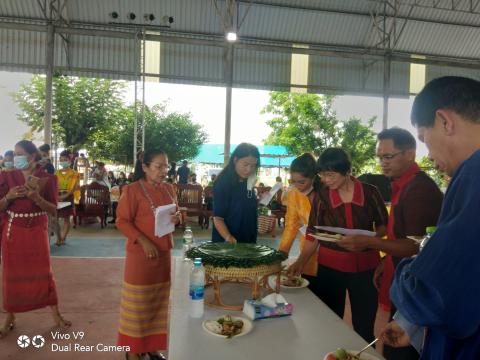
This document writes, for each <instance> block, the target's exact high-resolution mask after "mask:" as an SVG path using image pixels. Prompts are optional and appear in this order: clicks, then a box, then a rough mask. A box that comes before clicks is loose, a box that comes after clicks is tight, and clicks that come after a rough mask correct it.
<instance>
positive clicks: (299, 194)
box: [278, 153, 321, 294]
mask: <svg viewBox="0 0 480 360" xmlns="http://www.w3.org/2000/svg"><path fill="white" fill-rule="evenodd" d="M290 179H291V183H292V185H293V188H292V189H291V190H290V191H289V192H288V194H287V213H286V215H285V230H284V231H283V235H282V239H281V241H280V245H279V247H278V250H280V251H283V252H286V253H287V254H288V253H289V252H290V249H291V247H292V245H293V242H294V241H295V239H296V238H297V234H298V233H299V232H300V234H301V235H300V251H301V250H302V249H303V248H304V246H305V234H306V231H307V226H308V219H309V217H310V210H311V208H312V202H313V197H314V194H315V191H316V190H319V189H320V186H321V184H320V179H319V178H318V177H317V164H316V160H315V158H314V157H313V155H312V154H309V153H305V154H303V155H300V156H299V157H297V158H296V159H295V160H293V162H292V164H291V165H290ZM315 187H316V189H314V188H315ZM317 268H318V265H317V258H316V256H315V255H312V256H311V257H310V259H309V260H308V261H307V262H306V264H305V266H304V267H303V270H302V276H303V277H304V278H305V279H307V280H308V282H309V285H308V287H309V289H310V290H311V291H312V292H313V293H315V294H316V290H317V287H316V282H317Z"/></svg>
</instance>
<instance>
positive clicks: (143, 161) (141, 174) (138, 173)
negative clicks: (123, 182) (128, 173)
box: [133, 149, 167, 181]
mask: <svg viewBox="0 0 480 360" xmlns="http://www.w3.org/2000/svg"><path fill="white" fill-rule="evenodd" d="M158 155H165V156H166V155H167V154H166V153H165V151H163V150H160V149H152V150H147V151H145V153H144V154H143V156H141V157H139V158H138V159H137V161H136V162H135V170H134V172H133V181H138V180H140V179H145V171H143V166H142V165H145V166H149V165H150V163H151V162H152V160H153V159H154V158H155V157H157V156H158Z"/></svg>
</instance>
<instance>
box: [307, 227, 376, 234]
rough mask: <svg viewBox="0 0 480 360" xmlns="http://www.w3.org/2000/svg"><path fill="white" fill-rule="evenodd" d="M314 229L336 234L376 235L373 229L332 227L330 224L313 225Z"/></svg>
mask: <svg viewBox="0 0 480 360" xmlns="http://www.w3.org/2000/svg"><path fill="white" fill-rule="evenodd" d="M315 229H319V230H324V231H329V232H333V233H336V234H342V235H345V236H354V235H366V236H375V235H376V233H375V232H373V231H368V230H362V229H345V228H339V227H332V226H315Z"/></svg>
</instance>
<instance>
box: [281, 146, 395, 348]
mask: <svg viewBox="0 0 480 360" xmlns="http://www.w3.org/2000/svg"><path fill="white" fill-rule="evenodd" d="M317 171H318V172H319V174H320V179H321V180H322V183H323V184H324V185H325V186H324V187H323V188H322V189H321V190H320V191H319V192H315V194H314V199H313V202H312V209H311V211H310V218H309V221H308V228H307V235H306V240H307V241H306V242H305V246H304V248H303V249H302V252H301V254H300V256H299V257H298V260H297V261H296V262H295V263H294V264H292V265H291V266H290V268H289V269H288V274H289V275H298V274H300V273H301V271H302V269H303V268H304V266H305V264H306V263H307V261H308V259H310V258H311V256H312V255H313V254H314V253H317V261H318V271H317V294H318V296H319V297H320V299H321V300H322V301H323V302H324V303H325V304H326V305H327V306H328V307H329V308H330V309H332V310H333V311H334V312H335V313H336V314H337V315H338V316H339V317H340V318H343V314H344V309H345V297H346V294H347V290H348V296H349V299H350V304H351V308H352V323H353V328H354V330H355V331H356V332H357V333H358V334H359V335H360V336H361V337H363V339H364V340H365V341H367V342H371V341H372V340H373V339H374V338H375V336H374V335H373V326H374V323H375V317H376V314H377V308H378V294H377V290H376V288H375V286H374V284H373V275H374V272H375V269H376V267H377V266H378V264H379V263H380V254H379V252H378V251H377V250H365V251H356V252H353V251H352V252H350V251H347V250H345V249H344V248H342V247H340V246H338V245H337V244H336V243H335V242H334V241H330V242H329V241H324V240H318V239H317V238H316V237H314V236H312V235H313V234H315V233H317V232H318V230H317V229H316V228H315V226H317V225H320V226H333V227H341V228H348V229H361V230H369V231H374V232H375V233H376V235H377V236H378V237H383V236H384V235H385V234H386V230H387V226H386V225H387V220H388V214H387V209H386V207H385V204H384V202H383V199H382V196H381V195H380V193H379V192H378V190H377V188H375V187H374V186H372V185H368V184H364V183H361V182H360V181H358V180H357V179H356V178H355V177H353V176H351V175H350V172H351V161H350V158H349V156H348V154H347V153H346V152H345V151H344V150H342V149H337V148H329V149H326V150H325V151H324V152H323V153H322V154H321V155H320V157H319V159H318V161H317ZM317 249H318V250H317Z"/></svg>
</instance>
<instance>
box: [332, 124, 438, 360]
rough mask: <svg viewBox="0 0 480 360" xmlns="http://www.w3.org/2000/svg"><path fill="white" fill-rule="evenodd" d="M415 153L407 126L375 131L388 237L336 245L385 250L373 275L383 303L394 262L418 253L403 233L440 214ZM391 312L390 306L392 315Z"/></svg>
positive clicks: (413, 355) (419, 229) (407, 352)
mask: <svg viewBox="0 0 480 360" xmlns="http://www.w3.org/2000/svg"><path fill="white" fill-rule="evenodd" d="M415 156H416V141H415V138H414V137H413V135H412V134H410V133H409V132H408V131H407V130H404V129H400V128H391V129H386V130H383V131H382V132H381V133H379V134H378V144H377V158H378V160H379V163H380V166H381V168H382V172H383V174H384V175H386V176H388V177H389V178H391V180H392V182H391V184H392V196H391V207H390V214H389V218H388V226H387V237H388V239H387V241H385V240H383V239H380V238H376V237H367V236H355V237H344V238H343V239H342V240H339V241H338V245H340V246H342V247H344V248H345V249H348V250H350V251H360V250H362V249H376V250H380V251H383V252H385V253H387V254H388V255H387V256H386V258H384V260H383V261H382V263H381V264H380V266H379V267H378V268H377V271H376V274H375V277H374V281H375V286H376V287H377V289H378V290H379V292H380V296H379V301H380V303H382V304H384V305H390V300H389V296H388V294H389V290H390V285H391V283H392V278H393V273H394V271H395V267H396V265H397V264H398V263H399V261H400V260H401V258H404V257H410V256H412V255H415V254H416V253H418V244H417V243H416V242H415V241H414V240H411V239H408V238H407V236H423V235H425V229H426V227H428V226H435V225H436V223H437V219H438V216H439V215H440V209H441V205H442V200H443V194H442V192H441V191H440V189H439V188H438V186H437V185H436V184H435V182H434V181H433V180H432V179H431V178H430V177H429V176H428V175H427V174H426V173H425V172H423V171H421V170H420V168H419V167H418V165H417V164H416V162H415ZM380 279H381V280H380ZM394 313H395V309H394V308H393V307H392V308H391V314H392V316H393V314H394ZM384 355H385V357H386V358H387V359H388V360H394V359H407V360H408V359H418V357H419V355H418V353H417V352H416V350H415V349H414V348H413V347H407V348H395V349H394V348H390V347H385V354H384Z"/></svg>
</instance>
